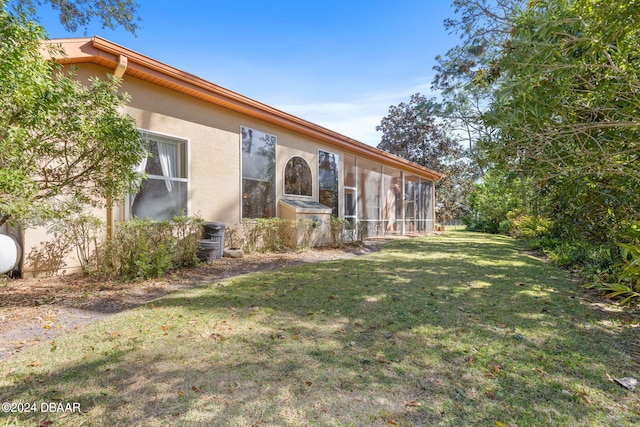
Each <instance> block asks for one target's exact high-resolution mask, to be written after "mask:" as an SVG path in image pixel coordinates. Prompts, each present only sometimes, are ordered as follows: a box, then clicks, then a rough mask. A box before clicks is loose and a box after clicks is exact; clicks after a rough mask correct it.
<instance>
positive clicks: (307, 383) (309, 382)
mask: <svg viewBox="0 0 640 427" xmlns="http://www.w3.org/2000/svg"><path fill="white" fill-rule="evenodd" d="M305 384H306V385H307V386H309V387H311V385H312V384H313V383H312V382H311V381H307V382H305Z"/></svg>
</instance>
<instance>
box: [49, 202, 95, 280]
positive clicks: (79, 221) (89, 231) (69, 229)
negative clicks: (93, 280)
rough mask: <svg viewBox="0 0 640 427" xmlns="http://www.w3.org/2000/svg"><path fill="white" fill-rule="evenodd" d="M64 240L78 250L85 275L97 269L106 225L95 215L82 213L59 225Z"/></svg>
mask: <svg viewBox="0 0 640 427" xmlns="http://www.w3.org/2000/svg"><path fill="white" fill-rule="evenodd" d="M56 227H58V228H60V229H62V230H63V231H62V233H63V235H64V238H65V239H66V240H68V241H69V242H71V244H72V246H75V248H76V254H77V256H78V261H79V262H80V266H81V267H82V271H84V272H85V273H91V272H92V271H94V270H95V269H96V268H97V265H98V259H97V258H96V257H97V255H98V248H99V247H100V246H101V245H102V242H103V240H104V223H103V222H102V221H101V220H100V219H99V218H96V217H95V216H93V215H90V214H87V213H84V212H83V213H80V214H77V215H75V216H72V217H71V218H68V219H67V220H65V221H64V223H63V224H62V223H60V224H57V225H56Z"/></svg>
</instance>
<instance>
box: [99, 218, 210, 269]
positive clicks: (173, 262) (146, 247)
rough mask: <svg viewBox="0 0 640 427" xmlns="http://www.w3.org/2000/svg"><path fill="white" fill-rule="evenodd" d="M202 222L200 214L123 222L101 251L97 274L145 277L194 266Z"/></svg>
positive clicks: (196, 261) (196, 260) (118, 225)
mask: <svg viewBox="0 0 640 427" xmlns="http://www.w3.org/2000/svg"><path fill="white" fill-rule="evenodd" d="M202 223H203V220H202V219H201V218H199V217H184V216H182V217H176V218H174V220H173V221H164V220H163V221H153V220H151V219H148V218H146V219H133V220H130V221H127V222H121V223H119V224H117V226H116V227H115V230H114V235H113V238H112V239H111V240H107V241H105V242H104V243H103V244H102V246H101V247H100V248H99V250H98V256H97V257H96V260H97V265H96V268H95V271H96V274H98V275H107V276H112V277H122V278H127V279H133V278H140V279H146V278H152V277H162V276H163V275H164V274H166V273H167V272H168V271H170V270H172V269H174V268H179V267H187V266H191V265H195V264H197V263H198V259H197V256H196V253H197V242H198V240H199V239H200V237H201V235H202Z"/></svg>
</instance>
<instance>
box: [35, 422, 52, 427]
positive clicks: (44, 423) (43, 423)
mask: <svg viewBox="0 0 640 427" xmlns="http://www.w3.org/2000/svg"><path fill="white" fill-rule="evenodd" d="M52 425H53V421H49V420H47V421H40V424H38V427H48V426H52Z"/></svg>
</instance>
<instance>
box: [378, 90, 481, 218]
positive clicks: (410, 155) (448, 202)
mask: <svg viewBox="0 0 640 427" xmlns="http://www.w3.org/2000/svg"><path fill="white" fill-rule="evenodd" d="M437 109H438V104H437V103H436V100H435V99H427V98H426V97H425V96H424V95H421V94H414V95H412V96H411V99H410V100H409V102H408V103H404V102H402V103H400V104H398V105H396V106H391V107H390V108H389V114H388V115H387V116H386V117H384V118H383V119H382V121H381V123H380V125H379V126H377V127H376V130H377V131H381V132H382V139H381V142H380V144H378V148H379V149H381V150H384V151H387V152H389V153H392V154H395V155H396V156H399V157H402V158H403V159H406V160H409V161H412V162H414V163H417V164H419V165H422V166H425V167H428V168H430V169H433V170H436V171H438V172H441V173H443V174H445V175H446V177H445V178H443V179H442V180H441V181H440V182H438V184H437V185H436V200H437V202H438V203H439V204H440V206H439V210H438V220H439V221H446V220H450V219H453V218H459V217H460V216H461V214H462V212H463V210H464V208H465V206H466V201H465V197H464V194H465V193H466V192H467V191H468V190H469V189H470V188H471V185H472V183H473V181H474V179H475V176H474V173H473V169H472V167H471V166H472V165H471V162H470V161H469V158H468V156H467V152H466V151H465V150H464V149H463V148H462V147H461V146H460V144H459V143H458V142H457V141H456V139H454V138H452V137H451V135H450V133H449V131H448V129H447V127H446V126H445V125H444V124H443V123H442V122H439V121H438V120H437V117H436V111H437Z"/></svg>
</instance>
